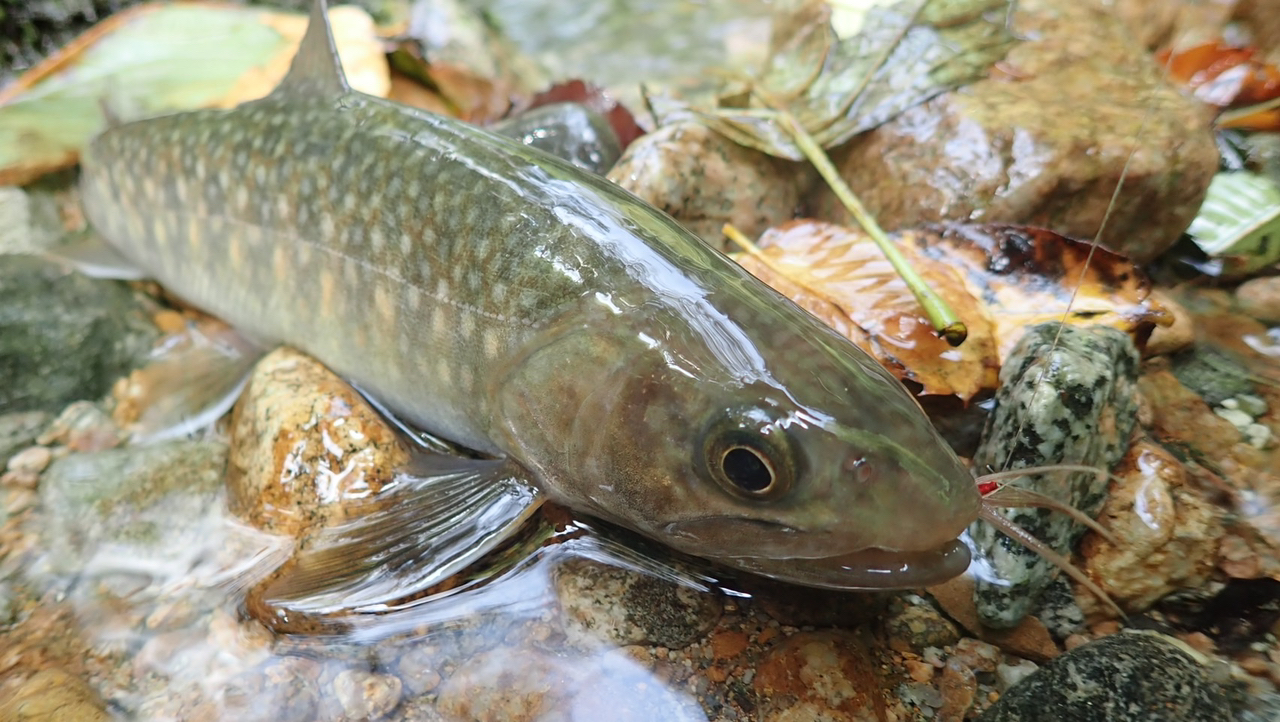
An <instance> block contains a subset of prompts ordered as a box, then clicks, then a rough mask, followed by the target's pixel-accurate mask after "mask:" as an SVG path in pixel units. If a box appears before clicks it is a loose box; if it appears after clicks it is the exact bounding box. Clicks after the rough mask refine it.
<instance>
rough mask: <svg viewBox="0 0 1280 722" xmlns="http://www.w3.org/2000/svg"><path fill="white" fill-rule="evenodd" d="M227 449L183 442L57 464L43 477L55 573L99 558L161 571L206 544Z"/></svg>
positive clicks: (45, 529) (49, 564)
mask: <svg viewBox="0 0 1280 722" xmlns="http://www.w3.org/2000/svg"><path fill="white" fill-rule="evenodd" d="M225 466H226V446H225V445H224V444H220V443H214V442H203V441H178V442H171V443H165V444H157V445H154V446H134V447H126V448H121V449H111V450H109V451H102V452H97V453H86V454H72V455H70V456H67V457H65V458H62V459H59V460H57V461H55V462H54V463H53V464H52V465H51V466H50V467H49V468H48V469H47V470H46V471H45V473H44V475H43V477H42V478H41V482H40V500H41V503H42V506H43V511H44V521H43V524H42V527H41V529H40V533H41V535H42V536H43V537H44V542H45V544H47V547H48V550H49V554H48V557H47V558H46V561H45V565H46V566H47V569H48V570H49V571H52V572H54V573H78V572H81V571H83V570H84V569H85V568H86V567H92V566H94V565H95V564H96V563H105V564H107V565H108V567H115V566H116V565H117V562H119V563H121V564H123V565H124V567H132V568H135V569H137V570H139V571H141V570H153V571H158V570H159V569H161V568H162V565H164V564H165V563H169V562H181V561H183V560H186V559H187V558H188V557H189V556H191V555H192V554H198V553H199V550H201V549H202V548H203V546H204V544H203V542H204V540H205V535H206V533H207V531H208V530H207V529H206V525H204V524H201V523H200V521H201V520H202V519H206V518H208V517H209V514H210V511H211V509H218V508H220V506H221V505H220V504H215V503H214V502H215V499H216V498H217V497H218V495H219V494H220V492H221V490H222V479H223V470H224V468H225Z"/></svg>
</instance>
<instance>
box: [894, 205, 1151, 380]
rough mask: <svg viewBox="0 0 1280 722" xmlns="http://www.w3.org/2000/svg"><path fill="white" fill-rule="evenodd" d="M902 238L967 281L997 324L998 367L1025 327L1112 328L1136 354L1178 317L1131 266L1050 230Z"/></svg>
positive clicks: (952, 227) (937, 230) (951, 231)
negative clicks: (1157, 328)
mask: <svg viewBox="0 0 1280 722" xmlns="http://www.w3.org/2000/svg"><path fill="white" fill-rule="evenodd" d="M899 235H900V237H901V238H902V242H903V245H913V246H914V247H915V248H916V249H918V250H919V251H920V252H921V253H923V254H924V255H925V256H928V257H929V258H932V259H934V260H936V261H940V262H942V263H945V264H946V265H947V266H949V267H951V268H954V269H956V270H957V271H958V272H959V273H960V274H961V275H962V276H963V278H964V282H965V286H966V288H967V289H968V291H969V293H970V294H972V295H973V297H974V298H977V299H981V301H982V305H983V308H984V310H985V312H986V314H987V316H988V317H989V318H990V319H991V321H992V322H993V323H994V325H995V330H994V333H995V338H996V351H997V354H998V356H999V358H1000V361H1001V363H1003V362H1004V359H1005V358H1007V357H1008V355H1009V352H1010V350H1011V349H1012V348H1013V346H1014V345H1015V344H1017V342H1018V340H1019V339H1020V338H1022V335H1023V333H1024V332H1025V330H1026V329H1027V328H1029V327H1031V326H1036V325H1039V324H1042V323H1057V322H1060V321H1063V320H1064V319H1065V321H1066V322H1067V323H1070V324H1078V325H1082V326H1093V325H1098V324H1101V325H1106V326H1111V327H1113V328H1117V329H1119V330H1121V331H1124V332H1126V333H1128V334H1130V335H1131V336H1132V337H1133V339H1134V342H1135V344H1137V345H1138V347H1139V348H1141V347H1142V346H1143V345H1144V344H1145V343H1146V340H1147V337H1148V336H1149V335H1150V334H1151V331H1152V329H1154V328H1155V326H1157V325H1160V326H1168V325H1170V324H1172V323H1173V315H1172V314H1170V313H1169V312H1168V311H1166V310H1165V309H1164V308H1163V307H1162V306H1160V305H1159V303H1157V302H1156V301H1155V300H1154V299H1152V298H1150V293H1151V283H1150V281H1149V280H1148V279H1147V277H1146V275H1145V274H1143V273H1142V271H1140V270H1139V269H1138V267H1137V266H1135V265H1134V264H1133V263H1132V262H1131V261H1129V260H1128V259H1127V258H1125V257H1124V256H1121V255H1119V254H1117V253H1112V252H1111V251H1108V250H1106V249H1104V248H1101V247H1097V248H1093V247H1091V244H1089V243H1084V242H1082V241H1076V240H1072V239H1070V238H1067V237H1065V236H1061V235H1058V234H1057V233H1053V232H1052V231H1047V230H1044V229H1039V228H1030V227H1027V226H1014V225H1006V224H996V223H989V224H947V225H940V226H932V227H927V228H923V229H919V230H914V231H904V232H902V233H900V234H899ZM1068 309H1069V310H1070V313H1068ZM962 317H963V314H962Z"/></svg>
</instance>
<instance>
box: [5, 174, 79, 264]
mask: <svg viewBox="0 0 1280 722" xmlns="http://www.w3.org/2000/svg"><path fill="white" fill-rule="evenodd" d="M64 177H65V176H52V177H51V178H52V179H53V180H54V182H53V183H52V184H38V185H33V186H28V187H27V188H19V187H16V186H12V185H7V186H3V187H0V254H22V253H37V252H39V251H42V250H44V249H45V248H48V247H49V246H52V245H53V244H54V243H55V242H57V241H58V239H59V238H60V237H61V236H62V234H63V233H64V232H65V229H64V228H63V222H62V218H61V217H60V214H59V203H58V198H57V191H56V188H55V187H56V186H57V185H58V181H59V180H61V179H62V178H64Z"/></svg>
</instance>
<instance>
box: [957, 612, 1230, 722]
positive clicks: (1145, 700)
mask: <svg viewBox="0 0 1280 722" xmlns="http://www.w3.org/2000/svg"><path fill="white" fill-rule="evenodd" d="M1230 718H1231V711H1230V709H1228V707H1227V703H1226V700H1225V699H1224V697H1223V694H1222V691H1221V689H1219V688H1218V686H1217V685H1216V684H1214V683H1213V682H1211V681H1210V680H1209V677H1208V675H1207V672H1206V670H1205V667H1204V666H1203V665H1202V664H1201V663H1200V662H1198V661H1197V660H1195V659H1194V658H1192V656H1191V655H1190V654H1188V653H1187V652H1186V651H1184V650H1183V648H1182V647H1180V646H1178V644H1177V643H1176V642H1174V641H1173V640H1170V639H1169V638H1168V637H1163V636H1160V635H1152V634H1138V633H1126V634H1116V635H1113V636H1110V637H1106V638H1104V639H1100V640H1098V641H1096V642H1092V643H1090V644H1086V645H1084V646H1082V647H1077V648H1076V649H1074V650H1072V651H1070V652H1068V653H1067V654H1064V655H1062V656H1061V657H1059V658H1058V659H1056V660H1054V661H1053V662H1050V663H1049V664H1047V665H1045V666H1044V667H1043V668H1042V669H1040V670H1039V671H1038V672H1036V673H1034V674H1032V675H1030V676H1028V677H1027V678H1026V679H1024V680H1022V682H1021V683H1019V684H1018V685H1016V686H1014V687H1013V688H1012V689H1010V690H1009V691H1008V692H1006V693H1005V694H1004V696H1003V697H1001V698H1000V700H999V701H998V702H996V703H995V704H994V705H993V706H992V707H991V709H989V710H987V711H986V712H985V713H984V714H983V715H982V716H981V717H979V718H978V720H979V721H980V722H1022V721H1023V720H1037V721H1038V722H1057V721H1061V722H1067V721H1070V722H1093V721H1094V720H1097V722H1147V721H1148V720H1161V722H1221V721H1222V720H1226V719H1230Z"/></svg>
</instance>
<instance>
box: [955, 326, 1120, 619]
mask: <svg viewBox="0 0 1280 722" xmlns="http://www.w3.org/2000/svg"><path fill="white" fill-rule="evenodd" d="M1057 327H1058V325H1057V324H1043V325H1040V326H1036V327H1035V328H1033V329H1031V330H1030V331H1028V332H1027V335H1026V336H1024V337H1023V338H1022V340H1020V341H1019V342H1018V345H1017V346H1015V347H1014V349H1013V352H1012V353H1011V354H1010V355H1009V358H1008V360H1006V361H1005V363H1004V366H1003V367H1002V368H1001V370H1000V389H999V391H997V393H996V407H995V411H994V413H992V415H991V417H990V418H989V419H988V421H987V428H986V431H985V432H984V435H983V440H982V444H981V445H980V446H979V447H978V451H977V453H976V454H975V455H974V458H973V463H974V467H975V468H977V469H980V470H985V469H988V468H990V469H996V470H1004V469H1022V468H1027V467H1033V466H1044V465H1048V464H1083V465H1086V466H1094V467H1099V468H1106V469H1110V468H1111V467H1112V466H1113V465H1114V464H1115V463H1116V462H1117V461H1119V460H1120V458H1121V457H1123V456H1124V453H1125V451H1126V450H1127V449H1128V445H1129V434H1130V433H1131V432H1132V431H1133V426H1134V423H1135V422H1136V420H1137V395H1136V384H1137V373H1138V352H1137V350H1136V349H1135V348H1134V346H1133V342H1132V341H1130V339H1129V337H1128V336H1126V335H1125V334H1124V333H1122V332H1120V331H1117V330H1115V329H1113V328H1108V327H1103V326H1093V327H1090V328H1080V327H1078V326H1067V327H1065V328H1063V330H1062V334H1061V336H1058V331H1057ZM1055 338H1057V346H1056V347H1055V346H1054V341H1055ZM1050 349H1053V350H1052V353H1051V352H1050ZM1008 483H1010V484H1013V485H1016V486H1020V487H1023V488H1029V489H1034V490H1036V491H1039V492H1041V493H1044V494H1048V495H1049V496H1051V497H1053V498H1055V499H1057V500H1059V501H1062V502H1066V503H1068V504H1070V505H1071V506H1074V507H1075V508H1077V509H1079V510H1081V511H1083V512H1084V513H1085V514H1088V515H1090V516H1094V515H1096V514H1097V513H1098V511H1099V510H1101V508H1102V504H1103V502H1105V501H1106V492H1107V485H1108V481H1107V479H1106V478H1101V479H1099V478H1098V475H1097V474H1090V473H1061V472H1057V473H1050V474H1039V475H1036V476H1027V477H1019V478H1016V479H1011V480H1009V481H1008ZM1001 513H1002V514H1003V515H1004V516H1005V517H1007V518H1009V519H1010V520H1012V521H1013V522H1014V523H1015V524H1017V525H1018V526H1020V527H1022V528H1023V529H1026V530H1027V531H1029V532H1031V533H1032V534H1034V535H1035V536H1036V537H1037V538H1039V539H1040V540H1041V541H1043V542H1045V543H1046V544H1048V545H1049V546H1050V547H1052V548H1053V549H1055V550H1057V551H1058V552H1059V553H1060V554H1067V555H1069V554H1070V550H1071V548H1072V547H1073V546H1074V545H1075V543H1076V542H1077V541H1079V539H1080V537H1081V536H1082V535H1083V534H1084V532H1085V528H1084V527H1083V526H1082V525H1081V524H1079V523H1077V522H1075V521H1074V520H1072V519H1071V518H1070V517H1068V516H1066V515H1065V514H1060V513H1057V512H1050V511H1048V510H1045V509H1006V510H1003V511H1002V512H1001ZM969 538H970V540H971V545H972V548H973V551H974V556H975V563H976V564H977V569H979V570H980V571H979V573H978V574H977V576H978V581H977V584H976V585H975V588H974V601H975V602H976V603H977V607H978V614H979V615H980V616H981V617H982V621H983V623H984V624H986V625H988V626H991V627H996V628H1001V629H1003V628H1009V627H1013V626H1014V625H1016V624H1017V623H1018V622H1019V621H1021V619H1022V618H1023V617H1024V616H1026V615H1027V614H1028V613H1029V612H1030V611H1031V610H1032V609H1033V608H1034V607H1035V605H1036V602H1037V600H1038V599H1039V596H1040V594H1041V593H1042V592H1043V591H1044V589H1045V588H1046V587H1047V586H1048V585H1049V583H1050V582H1051V581H1052V580H1053V579H1054V576H1055V572H1056V571H1057V570H1056V569H1055V568H1054V566H1053V564H1051V563H1050V562H1048V561H1046V560H1045V559H1042V558H1041V557H1040V556H1039V555H1037V554H1036V553H1035V552H1033V551H1031V550H1029V549H1027V548H1025V547H1023V546H1022V545H1021V544H1019V543H1018V542H1016V541H1014V540H1012V539H1010V538H1008V537H1006V536H1004V534H1001V533H1000V532H997V531H996V530H995V528H994V527H992V526H991V525H989V524H987V523H986V522H983V521H978V522H975V523H974V524H972V525H971V526H970V527H969Z"/></svg>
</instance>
